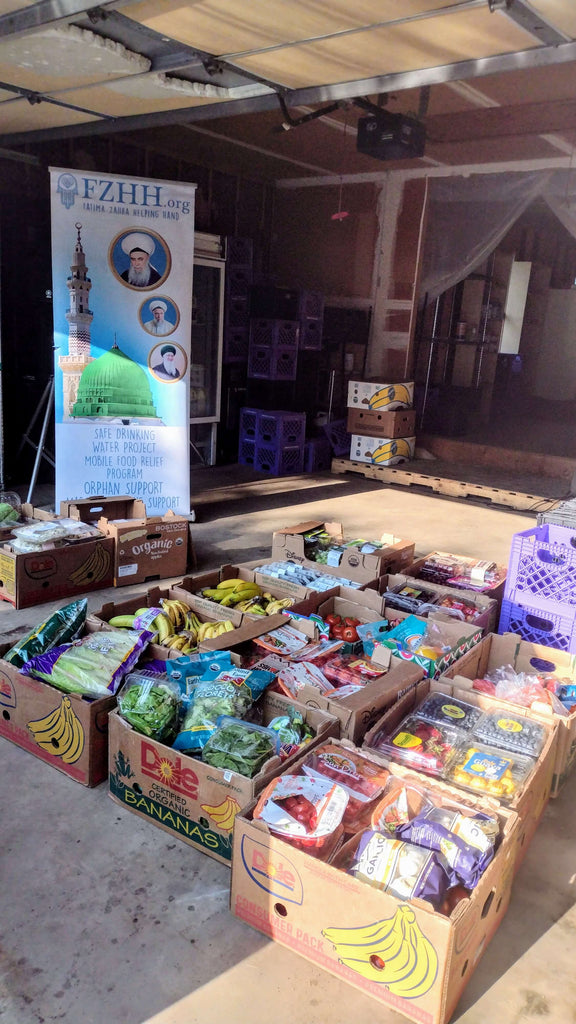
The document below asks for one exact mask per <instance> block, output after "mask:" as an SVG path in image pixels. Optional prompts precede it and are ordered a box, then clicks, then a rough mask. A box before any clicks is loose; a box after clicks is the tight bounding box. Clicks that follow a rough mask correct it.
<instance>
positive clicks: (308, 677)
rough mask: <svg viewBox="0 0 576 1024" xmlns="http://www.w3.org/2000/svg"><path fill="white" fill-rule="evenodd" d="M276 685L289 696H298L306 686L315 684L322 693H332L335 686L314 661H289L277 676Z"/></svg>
mask: <svg viewBox="0 0 576 1024" xmlns="http://www.w3.org/2000/svg"><path fill="white" fill-rule="evenodd" d="M276 686H277V687H278V688H279V689H280V690H281V691H282V693H284V694H285V695H286V696H287V697H292V698H297V697H298V694H299V692H300V690H302V688H303V687H304V686H313V687H315V689H317V690H318V691H319V692H320V693H324V694H327V693H331V692H332V691H333V689H334V686H333V684H332V683H331V682H329V681H328V679H327V678H326V676H325V675H324V673H323V672H322V671H321V669H319V668H317V666H316V665H314V664H313V663H312V662H310V663H308V662H306V661H301V662H298V663H295V662H289V663H288V664H287V665H286V667H285V668H282V669H281V670H280V672H279V673H278V675H277V676H276Z"/></svg>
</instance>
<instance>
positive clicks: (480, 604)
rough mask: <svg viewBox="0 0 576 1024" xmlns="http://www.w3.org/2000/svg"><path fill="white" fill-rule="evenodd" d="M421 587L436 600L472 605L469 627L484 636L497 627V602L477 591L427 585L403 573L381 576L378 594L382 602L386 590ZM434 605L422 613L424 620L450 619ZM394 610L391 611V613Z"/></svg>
mask: <svg viewBox="0 0 576 1024" xmlns="http://www.w3.org/2000/svg"><path fill="white" fill-rule="evenodd" d="M403 586H408V587H416V588H418V587H422V588H423V589H424V590H429V591H431V592H432V593H433V594H435V595H436V596H437V598H438V600H441V599H442V598H443V597H445V596H449V597H453V598H455V600H462V601H466V602H467V603H468V604H471V605H473V606H474V607H475V608H476V610H477V611H476V615H475V618H474V621H473V622H472V623H469V625H474V626H476V627H477V628H479V629H481V630H482V632H483V633H484V634H486V633H492V632H493V631H494V630H495V629H496V627H497V625H498V601H497V600H496V599H495V598H493V597H488V596H487V595H486V594H479V593H478V591H477V590H459V589H457V588H456V587H444V586H442V585H441V584H440V583H429V582H428V580H426V581H423V580H418V579H416V577H415V576H406V575H404V573H390V574H388V575H387V576H382V577H381V578H380V580H379V581H378V593H379V594H381V595H382V597H383V598H384V600H386V598H385V593H386V591H387V590H394V588H396V587H403ZM434 607H435V606H434V605H432V607H431V608H430V609H429V611H426V612H425V613H424V618H428V617H429V616H430V615H433V616H434V617H440V618H446V617H448V618H451V617H452V616H449V615H448V613H447V612H445V611H443V609H442V606H441V605H440V604H438V606H437V610H433V609H434ZM392 610H394V611H396V609H391V611H392ZM414 614H415V615H421V614H422V613H421V612H420V611H418V610H417V611H416V612H415V613H414Z"/></svg>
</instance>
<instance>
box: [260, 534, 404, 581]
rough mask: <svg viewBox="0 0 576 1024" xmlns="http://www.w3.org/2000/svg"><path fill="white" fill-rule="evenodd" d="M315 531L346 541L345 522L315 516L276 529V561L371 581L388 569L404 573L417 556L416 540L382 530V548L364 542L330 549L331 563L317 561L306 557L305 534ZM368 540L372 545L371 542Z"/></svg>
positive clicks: (274, 556)
mask: <svg viewBox="0 0 576 1024" xmlns="http://www.w3.org/2000/svg"><path fill="white" fill-rule="evenodd" d="M311 530H323V531H325V533H327V534H329V536H330V537H331V538H333V540H334V544H335V545H342V544H343V543H344V531H343V527H342V523H326V522H322V520H318V519H311V520H309V521H308V522H305V523H297V524H296V525H295V526H286V527H284V529H282V530H276V531H275V532H274V534H273V536H272V561H278V562H284V561H286V562H296V563H297V564H298V565H303V566H308V567H309V568H312V569H317V570H319V571H320V572H329V573H336V574H337V575H338V576H344V577H345V578H346V579H350V580H353V581H354V582H355V583H362V584H370V583H373V581H374V580H376V579H378V578H379V577H380V576H383V575H384V574H385V573H387V572H402V571H403V570H405V569H406V567H407V566H408V565H410V564H411V562H412V561H413V559H414V547H415V545H414V541H412V540H404V539H403V538H402V537H396V536H394V534H391V533H382V534H381V535H380V537H379V538H378V541H379V542H380V543H381V544H382V547H381V548H377V549H375V550H373V551H362V546H361V545H351V546H350V547H347V548H345V550H344V551H341V552H336V553H334V556H333V555H332V554H331V553H330V552H329V554H328V564H324V563H323V562H315V561H312V560H311V559H308V558H307V557H306V553H305V540H304V534H306V533H309V532H310V531H311ZM365 543H367V544H369V541H366V542H365Z"/></svg>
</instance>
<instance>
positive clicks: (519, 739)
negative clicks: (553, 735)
mask: <svg viewBox="0 0 576 1024" xmlns="http://www.w3.org/2000/svg"><path fill="white" fill-rule="evenodd" d="M472 736H473V738H474V739H477V740H480V741H481V742H482V743H491V744H492V746H493V747H502V749H503V750H512V751H515V752H516V753H517V754H526V755H527V756H528V757H538V755H539V754H540V751H541V750H542V747H543V746H544V743H545V742H546V730H545V728H544V726H543V725H540V723H539V722H534V721H532V720H531V719H529V718H525V717H524V716H523V715H517V714H515V713H514V712H513V711H504V710H498V711H487V712H485V714H483V715H482V716H481V718H480V720H479V721H478V722H477V724H476V725H475V727H474V730H473V733H472Z"/></svg>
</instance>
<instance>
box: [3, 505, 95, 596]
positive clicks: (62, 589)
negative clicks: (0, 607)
mask: <svg viewBox="0 0 576 1024" xmlns="http://www.w3.org/2000/svg"><path fill="white" fill-rule="evenodd" d="M23 508H27V509H29V511H30V512H31V513H32V515H31V516H30V515H28V514H27V520H28V522H32V521H34V520H36V519H38V520H43V521H51V522H57V521H58V519H57V517H56V516H54V515H52V514H51V513H49V512H45V511H44V510H43V509H36V508H32V506H26V505H24V506H23ZM113 578H114V541H113V540H112V539H111V538H108V537H97V538H95V539H91V540H76V541H73V542H70V543H67V544H63V545H62V546H61V547H54V548H47V549H46V550H44V551H37V552H28V553H23V552H16V551H14V550H13V549H12V547H11V545H10V541H9V540H8V541H7V542H6V543H4V544H2V546H1V547H0V599H1V600H3V601H9V602H10V604H12V605H14V607H15V608H30V607H32V606H33V605H36V604H44V603H45V602H46V601H58V600H59V599H60V598H62V597H83V596H84V594H88V593H89V592H90V591H92V590H102V589H103V588H105V587H111V586H112V582H113Z"/></svg>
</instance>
